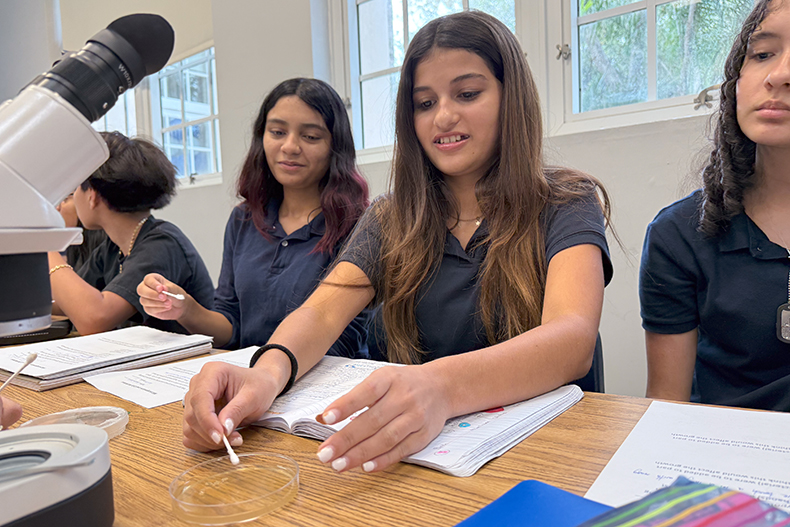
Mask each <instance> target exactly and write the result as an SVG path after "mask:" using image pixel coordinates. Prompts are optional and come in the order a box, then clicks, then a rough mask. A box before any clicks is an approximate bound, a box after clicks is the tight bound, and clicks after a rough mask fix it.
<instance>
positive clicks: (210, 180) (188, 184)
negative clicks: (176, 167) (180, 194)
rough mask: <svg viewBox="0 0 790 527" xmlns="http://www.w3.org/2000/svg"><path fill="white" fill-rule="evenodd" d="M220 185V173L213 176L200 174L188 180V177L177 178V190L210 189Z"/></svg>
mask: <svg viewBox="0 0 790 527" xmlns="http://www.w3.org/2000/svg"><path fill="white" fill-rule="evenodd" d="M221 184H222V172H217V173H215V174H201V175H199V176H195V177H194V178H192V180H190V179H189V178H188V177H182V178H178V190H179V191H180V190H185V189H190V188H201V187H211V186H214V185H221Z"/></svg>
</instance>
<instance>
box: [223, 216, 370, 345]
mask: <svg viewBox="0 0 790 527" xmlns="http://www.w3.org/2000/svg"><path fill="white" fill-rule="evenodd" d="M279 207H280V203H279V202H278V201H272V202H270V203H269V205H268V207H267V208H266V223H267V224H268V225H272V226H273V227H272V228H271V229H270V231H269V235H270V237H271V239H269V240H267V239H266V238H264V237H263V235H262V234H261V233H260V232H259V231H258V229H257V228H256V227H255V224H254V223H253V221H252V217H251V215H250V214H249V213H248V212H247V208H246V205H244V204H242V205H239V206H238V207H236V208H234V209H233V212H232V213H231V215H230V219H229V220H228V224H227V226H226V228H225V242H224V243H225V247H224V251H223V254H222V270H221V271H220V275H219V285H218V286H217V292H216V295H215V298H214V309H215V310H216V311H218V312H219V313H222V314H223V315H225V318H227V319H228V321H229V322H230V323H231V325H232V326H233V336H232V338H231V340H230V342H228V343H227V344H226V345H225V347H226V348H228V349H235V348H239V347H241V348H244V347H247V346H255V345H257V346H260V345H263V344H266V342H267V341H268V340H269V337H270V336H271V335H272V333H274V330H275V329H277V326H278V325H279V324H280V322H282V320H283V319H284V318H285V317H286V316H287V315H288V314H289V313H290V312H291V311H293V310H295V309H296V308H298V307H299V306H300V305H302V303H303V302H304V301H305V300H306V299H307V297H308V296H310V294H311V293H312V292H313V291H314V290H315V288H316V287H317V286H318V284H319V282H320V280H321V278H323V276H324V274H325V273H326V271H327V269H328V268H329V266H330V265H331V264H332V261H333V257H332V256H330V255H329V254H326V253H319V252H316V251H315V247H316V245H318V242H320V241H321V238H322V237H323V235H324V231H325V229H326V225H325V220H324V215H323V213H319V214H318V215H317V216H316V217H315V218H314V219H313V220H312V221H311V222H310V223H308V224H307V225H304V226H303V227H301V228H299V229H297V230H295V231H293V232H292V233H291V234H286V233H285V231H284V230H283V228H282V225H280V222H279V220H278V211H279ZM339 249H340V248H339V247H337V248H336V249H335V253H334V254H335V255H337V253H338V252H339ZM368 316H369V313H368V312H367V311H364V312H363V313H361V314H360V315H359V316H358V317H356V318H355V319H354V320H353V321H352V322H351V324H349V325H348V327H346V329H345V330H344V331H343V333H342V334H341V335H340V337H339V338H338V339H337V341H336V342H335V343H334V344H333V345H332V347H331V348H330V350H329V351H328V354H329V355H337V356H342V357H351V358H354V357H357V358H364V357H367V351H366V349H367V348H366V345H365V342H366V339H367V330H366V326H367V320H368Z"/></svg>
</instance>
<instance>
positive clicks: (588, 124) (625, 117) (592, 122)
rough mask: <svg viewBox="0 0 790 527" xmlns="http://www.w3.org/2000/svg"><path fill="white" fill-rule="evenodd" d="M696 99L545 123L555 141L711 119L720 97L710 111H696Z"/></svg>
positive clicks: (646, 104)
mask: <svg viewBox="0 0 790 527" xmlns="http://www.w3.org/2000/svg"><path fill="white" fill-rule="evenodd" d="M695 97H696V96H695V95H688V96H686V97H678V98H677V99H676V100H673V101H671V102H670V101H666V100H663V101H651V102H644V103H638V104H633V105H631V106H630V107H629V111H627V112H623V108H622V107H620V108H607V109H603V110H594V111H590V112H584V113H581V114H574V115H572V116H570V117H568V119H567V120H566V121H565V122H560V121H561V120H560V119H557V118H556V116H555V115H553V114H550V115H547V117H546V121H545V122H546V135H548V136H549V137H554V136H562V135H570V134H579V133H584V132H593V131H597V130H607V129H611V128H622V127H625V126H634V125H639V124H648V123H655V122H659V121H670V120H674V119H683V118H686V117H697V116H710V115H711V114H712V113H713V112H715V111H716V110H717V109H718V106H719V101H718V97H717V98H716V100H714V101H710V102H709V104H711V108H707V107H705V106H701V107H700V108H698V109H697V110H695V109H694V106H695V103H693V102H692V101H693V99H694V98H695Z"/></svg>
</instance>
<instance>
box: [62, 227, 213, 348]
mask: <svg viewBox="0 0 790 527" xmlns="http://www.w3.org/2000/svg"><path fill="white" fill-rule="evenodd" d="M121 263H123V272H120V266H121ZM149 273H159V274H161V275H162V276H164V277H165V278H167V279H168V280H170V281H171V282H173V283H175V284H178V285H179V286H181V287H182V288H183V289H184V290H185V291H186V292H187V293H189V294H190V295H191V296H192V297H193V298H194V299H195V300H197V302H198V303H199V304H200V305H202V306H203V307H205V308H207V309H211V308H212V307H213V305H214V284H213V283H212V282H211V276H209V274H208V270H207V269H206V265H205V264H204V263H203V259H202V258H200V255H199V254H198V252H197V249H195V246H194V245H192V242H190V241H189V239H188V238H187V237H186V235H185V234H184V233H183V232H181V229H179V228H178V227H176V226H175V225H173V224H172V223H170V222H167V221H163V220H157V219H155V218H154V217H153V216H150V217H149V219H148V221H146V222H145V223H144V224H143V226H142V227H140V232H139V233H138V234H137V239H136V240H135V242H134V246H133V247H132V251H131V252H130V253H129V254H128V255H127V256H121V255H120V251H119V250H118V246H117V245H115V243H113V242H112V240H110V239H109V238H107V240H105V241H104V242H103V243H102V244H101V245H99V246H98V247H97V248H96V249H95V250H94V251H93V253H91V255H90V257H89V258H88V260H87V261H86V262H85V263H84V264H83V265H82V267H80V268H79V269H78V271H77V274H79V275H80V276H81V277H82V279H83V280H85V281H86V282H87V283H89V284H90V285H92V286H93V287H95V288H96V289H98V290H100V291H111V292H113V293H115V294H116V295H118V296H120V297H121V298H123V299H124V300H126V301H127V302H129V303H130V304H131V305H132V306H133V307H134V308H135V309H136V310H137V313H136V314H135V315H134V316H133V317H132V318H130V319H129V322H131V323H132V324H144V325H146V326H151V327H154V328H157V329H162V330H164V331H172V332H175V333H188V331H187V330H186V329H184V327H182V326H181V324H179V323H178V322H176V321H174V320H159V319H158V318H156V317H152V316H150V315H149V314H148V313H146V312H145V310H144V309H143V306H142V305H140V296H139V295H138V294H137V286H138V284H139V283H140V282H142V281H143V278H145V275H147V274H149Z"/></svg>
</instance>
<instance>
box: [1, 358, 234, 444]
mask: <svg viewBox="0 0 790 527" xmlns="http://www.w3.org/2000/svg"><path fill="white" fill-rule="evenodd" d="M36 358H38V353H31V354H30V355H28V356H27V358H26V359H25V363H24V364H23V365H22V366H20V367H19V369H18V370H16V371H15V372H14V374H13V375H11V377H9V378H8V379H6V381H5V382H4V383H3V385H2V386H0V392H2V391H3V388H5V387H6V386H7V385H8V383H9V382H11V379H13V378H14V377H16V376H17V375H19V374H20V373H21V372H22V370H24V369H25V368H27V367H28V365H29V364H30V363H31V362H33V361H34V360H36ZM2 429H3V425H0V430H2ZM234 455H235V454H234ZM236 459H238V458H236Z"/></svg>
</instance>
